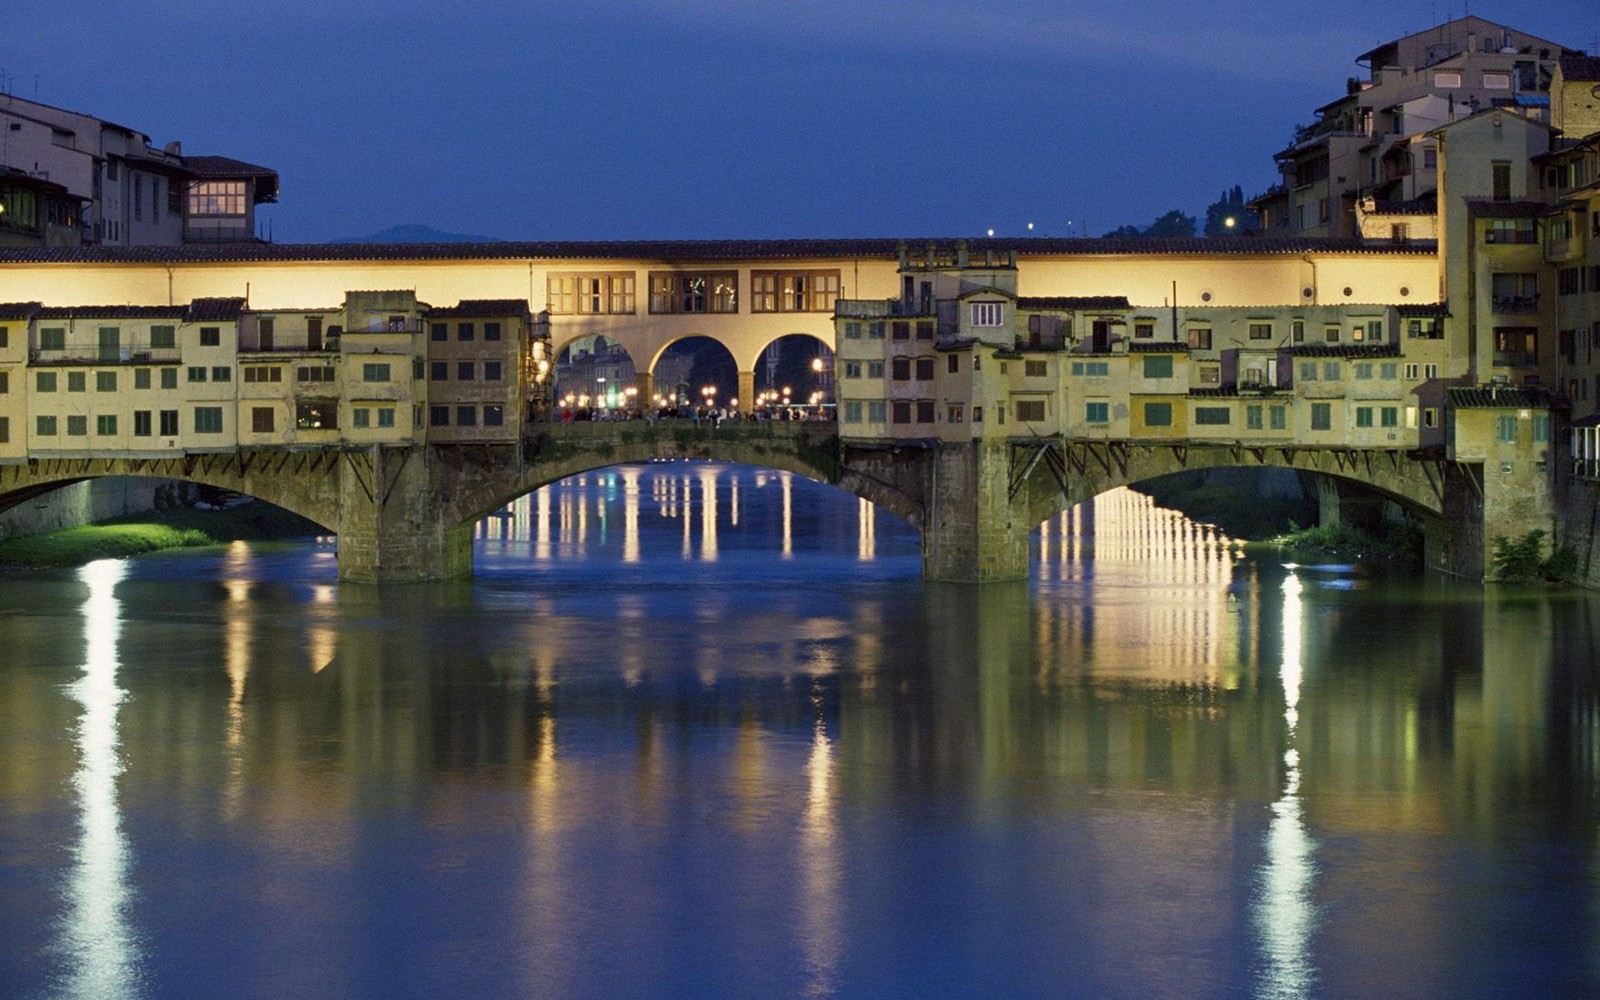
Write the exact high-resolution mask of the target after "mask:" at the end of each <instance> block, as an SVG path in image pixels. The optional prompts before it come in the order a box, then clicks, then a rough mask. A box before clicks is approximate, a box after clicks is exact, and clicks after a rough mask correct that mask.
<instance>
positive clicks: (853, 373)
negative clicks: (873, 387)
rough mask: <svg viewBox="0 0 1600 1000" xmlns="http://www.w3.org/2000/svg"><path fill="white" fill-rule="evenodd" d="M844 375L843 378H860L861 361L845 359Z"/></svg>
mask: <svg viewBox="0 0 1600 1000" xmlns="http://www.w3.org/2000/svg"><path fill="white" fill-rule="evenodd" d="M844 377H845V378H860V377H861V362H859V361H846V362H845V363H844Z"/></svg>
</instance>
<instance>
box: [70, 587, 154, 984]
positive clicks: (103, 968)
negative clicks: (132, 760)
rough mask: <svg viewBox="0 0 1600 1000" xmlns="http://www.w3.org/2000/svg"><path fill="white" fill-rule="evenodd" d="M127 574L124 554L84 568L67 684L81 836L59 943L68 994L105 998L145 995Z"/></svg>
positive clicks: (79, 834)
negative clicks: (128, 751) (120, 789)
mask: <svg viewBox="0 0 1600 1000" xmlns="http://www.w3.org/2000/svg"><path fill="white" fill-rule="evenodd" d="M126 572H127V565H126V563H125V562H123V561H120V560H104V561H101V562H94V563H90V564H89V565H87V566H85V567H83V569H82V571H81V572H80V573H79V577H80V579H81V580H82V581H83V583H84V584H85V585H87V586H88V588H89V596H88V598H87V599H86V600H85V601H84V603H83V622H84V662H83V676H82V677H81V678H79V679H78V681H76V682H75V683H74V684H72V685H71V686H70V687H69V688H68V692H69V693H70V695H71V697H72V698H73V699H74V700H75V701H77V702H78V703H79V704H80V705H82V706H83V711H82V713H81V714H80V715H79V716H78V725H77V736H76V739H75V740H74V743H75V745H76V747H77V751H78V769H77V771H76V773H74V775H73V779H72V787H73V791H74V792H75V794H76V802H77V806H78V816H79V819H78V839H77V843H76V845H75V846H74V848H73V852H72V868H71V870H70V872H69V873H68V878H67V884H66V906H67V909H66V914H65V916H64V918H63V921H62V939H63V940H62V943H63V945H64V951H65V953H66V957H67V962H68V969H67V975H66V981H65V983H63V987H64V993H65V995H66V996H68V997H82V998H85V1000H100V998H104V997H132V996H138V995H141V994H142V993H143V989H142V985H143V984H142V983H141V981H140V971H141V970H140V956H139V952H138V946H137V942H136V938H135V935H134V932H133V928H132V927H131V926H130V923H129V913H128V911H129V909H130V908H131V907H132V904H133V889H132V887H131V885H130V884H129V874H130V868H131V867H132V866H131V859H130V852H129V849H128V841H127V837H126V836H125V835H124V834H123V831H122V811H121V808H120V807H119V806H118V803H117V779H118V776H119V775H121V774H122V770H123V760H122V752H121V734H120V732H119V728H118V719H117V715H118V712H119V710H120V707H121V705H122V701H123V698H124V697H125V696H126V694H127V692H126V691H124V690H123V689H122V688H121V687H119V686H118V685H117V666H118V652H117V639H118V633H119V629H120V616H121V607H120V605H119V604H118V602H117V596H116V587H117V584H118V583H119V582H120V581H121V580H122V579H123V577H124V576H125V575H126Z"/></svg>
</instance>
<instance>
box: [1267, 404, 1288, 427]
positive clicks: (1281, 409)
mask: <svg viewBox="0 0 1600 1000" xmlns="http://www.w3.org/2000/svg"><path fill="white" fill-rule="evenodd" d="M1267 416H1268V417H1269V418H1270V419H1271V421H1272V429H1273V430H1275V431H1282V430H1288V428H1289V408H1288V407H1287V406H1273V407H1270V408H1269V409H1268V413H1267Z"/></svg>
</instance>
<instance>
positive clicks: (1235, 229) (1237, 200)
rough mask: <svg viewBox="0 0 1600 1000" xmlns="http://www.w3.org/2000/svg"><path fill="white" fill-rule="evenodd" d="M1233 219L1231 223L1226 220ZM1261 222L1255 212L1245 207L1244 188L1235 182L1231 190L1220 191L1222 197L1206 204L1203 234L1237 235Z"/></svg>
mask: <svg viewBox="0 0 1600 1000" xmlns="http://www.w3.org/2000/svg"><path fill="white" fill-rule="evenodd" d="M1229 219H1232V220H1233V225H1232V226H1231V227H1230V226H1229V225H1228V220H1229ZM1260 224H1261V221H1260V219H1259V218H1257V216H1256V213H1254V212H1252V211H1251V210H1250V209H1248V208H1246V207H1245V204H1244V189H1243V188H1241V187H1240V186H1239V185H1237V184H1235V185H1234V186H1233V188H1232V189H1231V190H1228V191H1224V192H1222V197H1220V198H1218V199H1217V200H1216V201H1214V202H1212V203H1211V204H1209V205H1207V206H1206V225H1205V234H1206V235H1207V236H1237V235H1239V234H1241V233H1247V232H1249V231H1251V230H1252V229H1255V228H1256V227H1257V226H1259V225H1260Z"/></svg>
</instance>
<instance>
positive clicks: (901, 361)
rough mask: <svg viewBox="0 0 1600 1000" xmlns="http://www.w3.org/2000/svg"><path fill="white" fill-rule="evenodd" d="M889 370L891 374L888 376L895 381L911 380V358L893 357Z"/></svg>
mask: <svg viewBox="0 0 1600 1000" xmlns="http://www.w3.org/2000/svg"><path fill="white" fill-rule="evenodd" d="M891 371H892V372H893V374H892V375H891V376H890V377H891V378H893V379H894V380H895V381H896V382H909V381H911V359H910V358H895V359H894V361H893V362H891Z"/></svg>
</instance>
